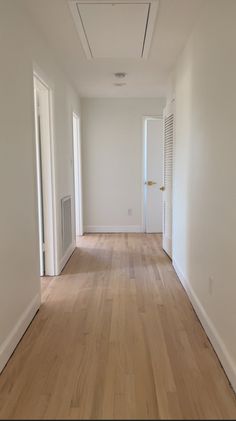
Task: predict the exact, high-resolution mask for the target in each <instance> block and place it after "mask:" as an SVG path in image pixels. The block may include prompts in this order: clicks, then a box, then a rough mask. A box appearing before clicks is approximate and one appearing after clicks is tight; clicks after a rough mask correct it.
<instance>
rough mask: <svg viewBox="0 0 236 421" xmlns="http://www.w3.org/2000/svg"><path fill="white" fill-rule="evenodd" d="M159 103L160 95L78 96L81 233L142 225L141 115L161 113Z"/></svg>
mask: <svg viewBox="0 0 236 421" xmlns="http://www.w3.org/2000/svg"><path fill="white" fill-rule="evenodd" d="M163 106H164V100H163V99H120V98H119V99H118V98H116V99H83V100H82V143H83V183H84V185H83V187H84V190H83V193H84V224H85V230H86V231H94V230H98V231H99V230H101V231H104V230H105V231H106V230H107V231H109V230H110V229H112V230H117V231H120V230H124V231H126V230H127V231H132V230H133V231H138V230H141V229H142V140H143V139H142V136H143V131H142V117H143V116H145V115H152V116H153V115H161V114H162V110H163ZM128 209H132V215H130V216H129V215H128Z"/></svg>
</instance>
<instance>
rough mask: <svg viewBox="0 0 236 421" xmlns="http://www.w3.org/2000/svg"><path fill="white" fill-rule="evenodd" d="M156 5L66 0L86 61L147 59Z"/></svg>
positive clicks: (134, 0) (154, 0) (137, 0)
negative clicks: (67, 0)
mask: <svg viewBox="0 0 236 421" xmlns="http://www.w3.org/2000/svg"><path fill="white" fill-rule="evenodd" d="M158 3H159V2H158V0H152V1H144V0H129V1H128V0H127V1H126V0H122V1H118V0H116V1H111V0H102V1H98V0H96V1H95V0H94V1H92V0H88V1H85V0H69V5H70V8H71V11H72V15H73V18H74V22H75V25H76V28H77V31H78V32H79V36H80V39H81V42H82V45H83V48H84V51H85V53H86V56H87V58H88V59H100V58H114V59H118V58H122V59H125V58H130V59H140V58H147V55H148V52H149V49H150V44H151V39H152V34H153V30H154V24H155V19H156V14H157V9H158Z"/></svg>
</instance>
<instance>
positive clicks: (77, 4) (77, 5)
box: [76, 2, 94, 58]
mask: <svg viewBox="0 0 236 421" xmlns="http://www.w3.org/2000/svg"><path fill="white" fill-rule="evenodd" d="M79 4H82V3H79V2H77V3H76V7H77V10H78V14H79V17H80V21H81V25H82V27H83V31H84V35H85V38H86V41H87V44H88V47H89V51H90V54H91V57H92V58H94V57H93V53H92V49H91V47H90V44H89V40H88V36H87V32H86V31H85V26H84V23H83V19H82V16H81V14H80V11H79Z"/></svg>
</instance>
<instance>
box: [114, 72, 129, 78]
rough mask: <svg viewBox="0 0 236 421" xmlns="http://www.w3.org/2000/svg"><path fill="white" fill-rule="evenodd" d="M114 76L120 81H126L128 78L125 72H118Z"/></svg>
mask: <svg viewBox="0 0 236 421" xmlns="http://www.w3.org/2000/svg"><path fill="white" fill-rule="evenodd" d="M114 76H115V77H117V78H118V79H124V78H125V77H126V76H127V73H125V72H116V73H114Z"/></svg>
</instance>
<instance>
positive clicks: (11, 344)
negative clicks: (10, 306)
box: [0, 293, 41, 373]
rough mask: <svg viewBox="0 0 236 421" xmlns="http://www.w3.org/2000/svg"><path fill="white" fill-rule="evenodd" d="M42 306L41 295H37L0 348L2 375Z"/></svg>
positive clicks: (0, 369)
mask: <svg viewBox="0 0 236 421" xmlns="http://www.w3.org/2000/svg"><path fill="white" fill-rule="evenodd" d="M40 304H41V295H40V293H39V294H37V295H36V296H35V297H34V298H33V300H32V301H31V303H30V304H29V306H28V307H27V309H26V310H25V311H24V313H23V314H22V316H21V317H20V319H19V320H18V322H17V323H16V325H15V327H14V328H13V329H12V331H11V333H10V334H9V335H8V337H7V338H6V339H5V341H4V342H3V343H2V345H1V346H0V373H1V371H2V370H3V369H4V367H5V365H6V364H7V362H8V360H9V359H10V357H11V355H12V353H13V352H14V350H15V348H16V346H17V345H18V343H19V342H20V340H21V338H22V336H23V335H24V333H25V331H26V329H27V328H28V326H29V324H30V323H31V321H32V320H33V318H34V316H35V314H36V313H37V311H38V309H39V307H40Z"/></svg>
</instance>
